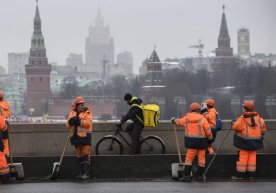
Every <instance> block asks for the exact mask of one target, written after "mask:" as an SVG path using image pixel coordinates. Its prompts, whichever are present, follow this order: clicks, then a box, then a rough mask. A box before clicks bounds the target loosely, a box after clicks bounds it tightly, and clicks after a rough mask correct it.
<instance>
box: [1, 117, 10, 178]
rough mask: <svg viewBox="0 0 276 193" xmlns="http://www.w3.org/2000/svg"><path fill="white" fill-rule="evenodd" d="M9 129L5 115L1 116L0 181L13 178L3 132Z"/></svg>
mask: <svg viewBox="0 0 276 193" xmlns="http://www.w3.org/2000/svg"><path fill="white" fill-rule="evenodd" d="M6 130H7V124H6V121H5V119H4V117H2V116H0V181H1V182H2V183H8V182H9V181H10V179H11V176H10V169H9V166H8V163H7V158H6V155H5V153H4V142H3V133H5V131H6Z"/></svg>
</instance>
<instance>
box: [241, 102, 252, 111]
mask: <svg viewBox="0 0 276 193" xmlns="http://www.w3.org/2000/svg"><path fill="white" fill-rule="evenodd" d="M242 106H244V107H246V108H248V109H249V110H251V111H252V110H253V109H254V102H253V101H245V102H244V103H243V105H242Z"/></svg>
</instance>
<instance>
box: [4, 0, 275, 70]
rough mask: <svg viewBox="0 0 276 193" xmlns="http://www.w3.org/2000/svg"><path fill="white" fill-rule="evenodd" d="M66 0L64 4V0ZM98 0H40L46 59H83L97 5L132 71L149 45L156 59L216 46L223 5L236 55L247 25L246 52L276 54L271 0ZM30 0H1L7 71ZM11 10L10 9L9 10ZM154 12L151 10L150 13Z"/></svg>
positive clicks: (22, 41)
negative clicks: (128, 58) (241, 32)
mask: <svg viewBox="0 0 276 193" xmlns="http://www.w3.org/2000/svg"><path fill="white" fill-rule="evenodd" d="M65 2H66V4H65ZM169 2H172V1H169V0H158V1H157V0H151V1H145V0H140V1H132V2H128V1H127V0H117V1H114V2H113V1H112V2H110V1H104V0H102V1H100V0H97V1H96V0H91V1H89V0H82V1H81V2H76V1H73V0H67V1H65V0H60V1H58V2H56V1H54V0H47V1H45V0H40V1H39V8H40V16H41V20H42V30H43V34H44V38H45V46H46V49H47V56H48V59H49V62H50V63H52V62H54V61H55V62H57V63H58V65H65V64H66V58H67V57H68V56H69V54H70V53H77V54H82V55H83V58H84V57H85V52H84V50H85V38H86V37H87V36H88V29H89V25H90V24H92V25H95V24H94V20H95V18H96V15H97V9H98V6H100V8H101V13H102V16H103V18H104V20H105V23H106V24H109V25H110V31H111V36H112V37H114V42H115V43H114V45H115V55H117V54H118V53H121V52H124V51H130V52H132V54H133V58H134V72H135V73H138V67H139V66H141V64H142V61H143V60H144V59H145V58H146V57H149V54H150V53H151V52H152V50H153V47H154V44H155V45H156V46H157V52H158V55H159V57H160V59H161V60H164V59H165V58H168V57H170V58H174V57H186V56H191V55H196V54H197V50H195V49H189V46H190V45H193V44H196V43H197V42H198V39H201V40H202V42H203V43H204V44H205V48H204V50H203V53H208V52H210V51H211V50H214V49H215V48H216V47H217V38H218V34H219V28H220V20H221V15H222V5H225V6H226V9H225V14H226V20H227V24H228V29H229V35H230V38H231V47H233V48H234V54H237V31H238V29H239V28H241V27H245V28H248V29H249V31H250V36H251V38H250V39H251V43H250V49H251V53H252V54H254V53H266V54H268V53H274V54H275V53H276V38H274V34H276V27H275V25H274V21H273V20H274V19H275V18H276V13H275V12H273V8H275V7H276V6H275V5H276V2H274V1H273V0H267V1H260V0H253V1H252V0H244V1H242V2H240V1H238V0H234V1H233V0H231V1H230V0H224V1H208V2H207V1H204V0H197V1H193V2H190V1H183V0H174V1H173V3H169ZM35 6H36V2H35V0H26V1H24V2H22V1H20V0H12V1H6V0H3V1H1V2H0V12H1V16H2V17H1V19H0V26H1V31H0V65H4V67H5V68H6V69H7V58H8V53H10V52H26V51H28V50H29V48H30V39H31V35H32V22H33V15H34V11H35ZM11 10H12V11H11ZM152 11H154V14H153V12H152Z"/></svg>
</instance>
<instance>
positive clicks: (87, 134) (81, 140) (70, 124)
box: [66, 97, 92, 180]
mask: <svg viewBox="0 0 276 193" xmlns="http://www.w3.org/2000/svg"><path fill="white" fill-rule="evenodd" d="M71 108H72V112H70V113H69V116H68V120H67V123H66V126H67V128H69V129H72V131H73V132H72V131H71V133H72V135H71V138H70V141H71V144H72V145H74V146H75V150H76V155H77V158H78V160H79V163H80V168H81V169H80V174H79V175H78V176H77V178H79V179H82V180H87V179H89V178H90V155H91V132H92V112H91V110H90V109H89V108H88V107H86V106H85V100H84V99H83V98H82V97H77V98H76V99H75V101H74V104H73V105H72V106H71Z"/></svg>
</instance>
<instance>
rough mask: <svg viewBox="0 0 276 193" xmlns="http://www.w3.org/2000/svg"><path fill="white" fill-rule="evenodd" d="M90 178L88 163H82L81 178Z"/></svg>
mask: <svg viewBox="0 0 276 193" xmlns="http://www.w3.org/2000/svg"><path fill="white" fill-rule="evenodd" d="M89 178H90V164H89V163H84V164H83V175H82V176H81V180H88V179H89Z"/></svg>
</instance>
